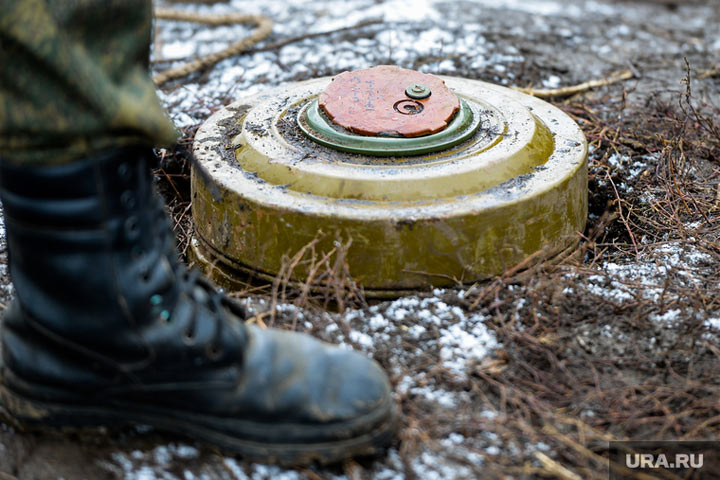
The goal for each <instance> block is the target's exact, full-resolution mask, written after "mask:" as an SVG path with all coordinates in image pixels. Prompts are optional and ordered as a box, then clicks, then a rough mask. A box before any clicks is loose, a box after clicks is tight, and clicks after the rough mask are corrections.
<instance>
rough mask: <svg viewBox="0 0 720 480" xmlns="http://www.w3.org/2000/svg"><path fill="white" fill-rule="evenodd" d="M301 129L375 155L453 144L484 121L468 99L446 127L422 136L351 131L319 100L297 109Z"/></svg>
mask: <svg viewBox="0 0 720 480" xmlns="http://www.w3.org/2000/svg"><path fill="white" fill-rule="evenodd" d="M297 120H298V125H299V126H300V129H301V130H302V131H303V133H305V135H307V136H308V137H310V138H311V139H312V140H314V141H315V142H317V143H319V144H321V145H325V146H326V147H330V148H334V149H336V150H340V151H343V152H350V153H359V154H363V155H372V156H409V155H422V154H425V153H430V152H437V151H440V150H444V149H447V148H450V147H452V146H454V145H457V144H459V143H462V142H464V141H465V140H468V139H469V138H470V137H472V136H473V135H474V134H475V132H476V131H477V129H478V128H479V127H480V124H481V123H482V122H481V121H480V115H477V114H476V113H474V112H473V109H472V107H471V106H470V105H468V103H467V102H466V101H465V100H461V101H460V111H459V112H458V113H457V114H455V117H453V119H452V120H451V121H450V123H449V124H448V126H447V128H445V129H444V130H442V131H440V132H438V133H433V134H431V135H425V136H422V137H411V138H406V137H393V136H375V137H373V136H365V135H355V134H352V133H349V132H348V131H347V130H345V129H343V128H342V127H339V126H336V125H333V124H332V123H331V121H330V120H328V119H327V117H326V116H325V115H323V114H322V113H321V111H320V108H319V106H318V100H317V99H315V100H312V101H310V102H308V103H307V104H306V105H305V106H304V107H303V108H301V109H300V111H299V112H298V117H297Z"/></svg>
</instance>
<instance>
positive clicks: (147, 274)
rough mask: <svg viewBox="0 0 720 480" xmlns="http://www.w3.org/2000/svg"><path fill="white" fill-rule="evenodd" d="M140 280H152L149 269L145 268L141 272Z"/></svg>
mask: <svg viewBox="0 0 720 480" xmlns="http://www.w3.org/2000/svg"><path fill="white" fill-rule="evenodd" d="M140 280H142V281H143V282H145V283H147V282H149V281H150V272H149V271H147V270H143V271H141V272H140Z"/></svg>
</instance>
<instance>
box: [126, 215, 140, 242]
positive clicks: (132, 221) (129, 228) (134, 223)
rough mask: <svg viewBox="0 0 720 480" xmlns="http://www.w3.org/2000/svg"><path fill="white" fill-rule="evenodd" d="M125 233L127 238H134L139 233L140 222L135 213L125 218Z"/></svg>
mask: <svg viewBox="0 0 720 480" xmlns="http://www.w3.org/2000/svg"><path fill="white" fill-rule="evenodd" d="M125 234H126V235H127V237H128V239H129V240H135V239H136V238H137V237H138V235H139V234H140V224H139V222H138V218H137V217H136V216H135V215H132V216H130V217H128V218H127V220H125Z"/></svg>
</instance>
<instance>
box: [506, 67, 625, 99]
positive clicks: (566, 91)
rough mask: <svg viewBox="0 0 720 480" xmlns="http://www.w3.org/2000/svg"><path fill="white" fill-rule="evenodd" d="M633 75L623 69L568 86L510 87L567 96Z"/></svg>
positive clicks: (538, 94)
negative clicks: (603, 76) (600, 77)
mask: <svg viewBox="0 0 720 480" xmlns="http://www.w3.org/2000/svg"><path fill="white" fill-rule="evenodd" d="M634 76H635V74H634V73H633V72H632V70H630V69H628V70H623V71H622V72H617V73H614V74H612V75H610V76H609V77H607V78H602V79H597V80H590V81H588V82H583V83H580V84H578V85H572V86H569V87H561V88H521V87H512V88H513V89H514V90H517V91H519V92H522V93H526V94H528V95H532V96H533V97H538V98H551V97H568V96H570V95H575V94H576V93H582V92H585V91H587V90H591V89H593V88H597V87H605V86H608V85H612V84H614V83H618V82H622V81H624V80H629V79H631V78H633V77H634Z"/></svg>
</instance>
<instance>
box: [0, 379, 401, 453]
mask: <svg viewBox="0 0 720 480" xmlns="http://www.w3.org/2000/svg"><path fill="white" fill-rule="evenodd" d="M386 410H387V413H386V414H385V415H380V419H381V420H380V421H379V422H378V423H377V424H376V426H375V428H374V429H373V430H372V431H370V432H367V433H364V434H362V435H358V436H356V437H352V438H346V439H342V440H333V441H329V442H316V443H262V442H257V441H249V440H243V439H242V438H238V437H235V436H231V435H228V434H225V433H222V432H219V431H217V430H214V429H212V428H210V427H208V426H204V425H199V424H197V423H195V422H190V421H186V420H182V419H181V418H178V417H175V416H170V415H162V414H158V412H152V413H149V412H143V411H138V410H135V409H132V408H127V407H114V408H108V407H98V406H75V405H67V404H55V403H50V402H44V401H39V400H35V399H28V398H26V397H23V396H21V395H19V394H17V393H16V392H13V391H11V390H10V389H8V387H7V386H6V385H2V384H0V413H5V414H6V415H7V417H8V418H7V420H8V421H9V423H10V424H15V425H16V426H17V427H19V428H20V429H21V430H39V431H42V430H44V429H46V428H48V427H49V428H55V429H62V430H63V431H68V430H73V429H78V430H80V429H83V428H93V427H95V428H97V427H123V426H128V425H149V426H152V427H154V428H157V429H159V430H163V431H166V432H172V433H175V434H180V435H183V436H187V437H190V438H192V439H194V440H200V441H202V442H206V443H208V444H211V445H213V446H216V447H219V448H220V449H221V450H223V451H224V452H226V453H228V454H232V455H240V456H242V457H244V458H245V459H248V460H251V461H257V462H262V463H269V464H276V465H281V466H303V465H310V464H312V463H319V464H322V465H324V464H329V463H335V462H338V461H341V460H344V459H347V458H351V457H359V456H368V455H375V454H377V453H379V452H381V451H383V450H384V449H385V447H387V445H388V444H389V443H390V442H391V441H392V439H393V438H394V437H395V434H396V432H397V423H398V422H397V417H398V416H397V414H396V408H395V406H394V404H392V401H390V402H388V405H387V406H386ZM168 411H171V410H169V409H168ZM177 413H178V415H180V416H184V417H186V418H187V416H188V414H187V412H177ZM204 418H205V419H208V418H209V419H212V420H214V421H216V422H218V424H219V425H222V423H223V422H225V421H226V420H225V419H222V418H218V417H209V416H205V417H204ZM256 428H257V425H256ZM267 428H268V429H271V428H274V426H273V425H267ZM330 428H331V429H332V431H335V432H341V431H343V430H344V431H347V430H349V429H350V425H349V424H348V425H343V424H335V425H333V426H332V427H328V431H329V432H330ZM239 435H241V432H239Z"/></svg>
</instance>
